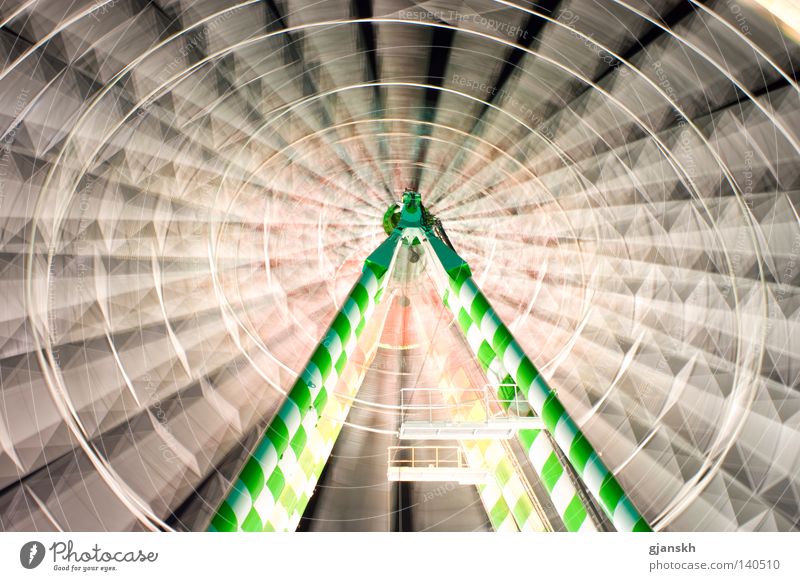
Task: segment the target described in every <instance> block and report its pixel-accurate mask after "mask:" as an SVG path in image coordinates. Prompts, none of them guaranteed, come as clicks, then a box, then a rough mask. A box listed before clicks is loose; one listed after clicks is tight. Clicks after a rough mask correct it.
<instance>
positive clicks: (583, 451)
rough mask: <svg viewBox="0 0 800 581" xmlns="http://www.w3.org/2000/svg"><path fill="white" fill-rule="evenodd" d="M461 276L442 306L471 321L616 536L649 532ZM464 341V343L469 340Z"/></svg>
mask: <svg viewBox="0 0 800 581" xmlns="http://www.w3.org/2000/svg"><path fill="white" fill-rule="evenodd" d="M464 274H465V271H461V272H460V273H459V276H456V277H451V278H450V281H449V282H450V289H449V292H448V297H447V303H448V304H450V305H454V304H455V303H456V302H457V303H458V305H459V310H458V313H459V315H458V317H459V319H463V318H465V316H468V317H469V319H471V320H472V321H474V323H475V324H474V328H475V330H474V331H472V333H473V335H475V334H479V335H480V337H481V338H482V339H483V341H485V343H486V344H487V345H488V347H490V348H491V350H492V351H493V352H494V354H496V355H495V358H496V359H497V360H499V362H500V363H502V366H503V368H504V369H505V370H507V371H508V374H509V376H510V377H511V378H513V383H514V384H516V386H517V388H518V389H519V390H520V391H521V393H522V395H523V396H524V397H525V398H526V400H527V401H528V403H529V405H530V406H531V408H532V409H533V410H534V411H535V412H536V414H537V415H538V416H539V417H541V418H542V422H543V423H544V425H545V428H546V429H547V430H548V432H550V434H552V435H553V437H554V439H555V441H556V443H557V444H558V445H559V447H560V448H561V449H562V450H563V451H564V453H565V456H566V457H567V458H568V459H569V460H570V463H571V464H572V466H573V467H574V468H575V471H576V472H577V473H578V475H579V476H580V477H581V479H582V480H583V482H584V483H585V484H586V487H587V488H588V489H589V491H590V492H591V493H592V495H593V496H594V497H595V499H596V500H597V501H598V503H599V504H600V506H601V507H602V508H603V510H604V511H605V512H606V514H607V515H608V516H609V518H610V519H611V522H612V524H613V525H614V527H615V528H616V529H617V530H618V531H626V532H627V531H650V530H651V529H650V526H649V525H648V524H647V521H646V520H645V519H644V517H642V516H641V514H639V511H638V510H637V509H636V507H635V506H634V504H633V502H632V501H631V500H630V498H628V496H627V495H626V494H625V491H624V490H623V488H622V486H621V485H620V484H619V482H618V481H617V479H616V478H615V477H614V475H613V474H612V473H611V472H610V471H609V470H608V468H606V466H605V464H604V463H603V461H602V460H601V459H600V456H599V455H598V454H597V452H596V451H595V450H594V448H593V447H592V445H591V444H590V443H589V440H588V439H587V438H586V436H585V435H584V434H583V433H582V432H581V431H580V429H579V428H578V426H577V425H576V424H575V422H574V421H573V420H572V418H571V417H570V416H569V414H568V413H567V411H566V410H565V409H564V406H563V405H562V404H561V401H560V400H559V399H558V396H557V395H556V394H555V392H554V391H553V390H551V389H550V387H549V386H548V384H547V382H546V381H545V379H544V377H543V376H542V375H541V374H540V373H539V370H538V369H537V368H536V366H535V365H534V364H533V362H531V360H530V359H529V358H528V357H527V356H526V355H525V352H524V351H523V350H522V348H521V347H520V345H519V343H517V341H516V340H515V339H514V337H513V335H512V334H511V332H510V331H509V330H508V328H507V327H506V326H505V325H504V324H503V322H502V320H501V319H500V317H499V316H498V315H497V313H496V312H495V310H494V309H493V308H492V307H491V305H490V303H489V301H488V299H487V298H486V297H485V296H484V295H483V293H482V292H481V291H480V289H479V288H478V285H477V284H476V283H475V281H474V280H473V279H472V277H471V276H465V275H464ZM451 309H452V307H451ZM462 311H463V313H462ZM467 340H468V341H469V336H468V339H467ZM484 353H487V357H489V355H488V350H486V349H484ZM537 439H538V438H537Z"/></svg>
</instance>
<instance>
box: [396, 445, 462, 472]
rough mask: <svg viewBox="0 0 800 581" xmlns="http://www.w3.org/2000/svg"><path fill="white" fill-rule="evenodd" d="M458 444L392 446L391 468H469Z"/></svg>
mask: <svg viewBox="0 0 800 581" xmlns="http://www.w3.org/2000/svg"><path fill="white" fill-rule="evenodd" d="M468 466H469V465H468V464H467V459H466V458H465V457H464V452H463V450H462V449H461V448H459V447H458V446H390V447H389V468H448V469H452V468H456V469H458V468H468Z"/></svg>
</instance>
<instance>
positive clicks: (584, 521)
mask: <svg viewBox="0 0 800 581" xmlns="http://www.w3.org/2000/svg"><path fill="white" fill-rule="evenodd" d="M450 298H451V297H450V295H449V293H447V292H446V293H445V296H444V297H443V298H442V300H443V302H444V304H445V306H447V307H448V308H449V309H450V310H451V312H453V315H454V316H455V318H456V321H457V323H458V326H459V328H460V329H461V332H462V333H463V334H464V336H465V337H466V338H467V343H468V344H469V346H470V348H471V349H472V351H473V353H474V354H475V356H476V358H477V360H478V363H479V364H480V366H481V367H482V368H483V370H484V372H486V376H487V378H488V379H489V383H490V384H492V385H493V386H494V387H495V390H496V392H497V397H498V399H501V400H511V399H513V398H514V397H515V395H516V390H515V388H514V387H513V384H514V380H513V379H512V378H511V376H510V375H509V374H508V373H507V372H506V370H505V368H504V367H503V364H502V362H501V361H500V360H499V358H498V357H497V355H496V354H495V352H494V349H492V347H491V345H489V344H488V343H487V342H486V340H485V339H484V338H483V337H482V336H481V333H480V329H479V328H478V327H477V325H475V322H474V321H473V320H472V318H471V317H470V316H469V313H467V312H466V311H465V310H464V309H463V308H461V307H460V306H459V305H458V303H457V301H453V300H448V299H450ZM540 436H541V437H540ZM517 438H518V440H519V442H520V444H522V447H523V449H524V451H525V454H526V455H527V456H528V459H529V460H530V462H531V466H533V469H534V470H535V471H536V473H537V474H538V476H539V478H540V479H541V480H542V483H543V484H544V486H545V488H546V489H547V493H548V494H549V495H550V498H551V500H552V501H553V505H554V506H555V509H556V511H557V512H558V514H559V516H560V517H561V520H562V521H563V522H564V526H565V528H566V529H567V530H568V531H573V532H574V531H596V530H597V527H596V526H595V525H594V523H593V522H592V520H591V519H590V518H589V516H588V513H587V511H586V507H585V506H584V505H583V502H582V501H581V497H580V495H579V494H578V491H577V490H576V489H575V487H574V486H573V484H572V482H570V479H569V477H568V475H567V474H566V473H565V472H564V469H563V467H562V466H561V464H560V463H559V460H558V456H557V455H556V453H555V450H553V447H552V446H551V445H550V441H549V440H548V438H547V437H546V436H544V435H542V434H541V430H520V431H519V432H518V433H517ZM553 462H555V464H556V465H557V466H558V468H559V470H553V469H552V467H553Z"/></svg>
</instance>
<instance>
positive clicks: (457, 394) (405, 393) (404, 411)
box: [400, 384, 530, 423]
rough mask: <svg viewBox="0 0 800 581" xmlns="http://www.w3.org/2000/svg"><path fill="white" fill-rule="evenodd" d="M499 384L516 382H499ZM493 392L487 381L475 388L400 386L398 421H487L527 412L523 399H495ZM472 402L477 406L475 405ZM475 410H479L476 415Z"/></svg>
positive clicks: (517, 416) (521, 416) (528, 411)
mask: <svg viewBox="0 0 800 581" xmlns="http://www.w3.org/2000/svg"><path fill="white" fill-rule="evenodd" d="M500 387H516V386H515V385H513V384H500ZM494 392H495V389H494V387H492V386H489V385H485V386H483V387H482V388H479V389H458V390H455V389H454V390H453V391H452V392H445V391H442V390H441V389H439V388H420V387H414V388H404V389H401V390H400V411H401V422H421V421H427V422H431V423H433V422H453V421H463V420H465V419H466V418H470V421H481V420H482V421H486V422H489V421H492V420H498V419H500V420H502V419H507V418H515V419H516V418H526V417H528V416H529V414H530V406H529V405H528V403H527V402H526V401H523V400H520V399H517V398H514V399H499V398H498V397H497V396H496V395H495V393H494ZM445 398H447V400H449V401H445ZM476 404H480V406H479V407H477V408H476ZM476 410H477V411H479V412H480V410H482V413H481V415H480V416H479V417H477V418H476V417H475V412H476Z"/></svg>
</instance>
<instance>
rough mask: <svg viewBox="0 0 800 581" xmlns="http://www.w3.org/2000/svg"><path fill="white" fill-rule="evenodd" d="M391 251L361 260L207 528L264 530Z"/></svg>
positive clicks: (374, 298) (376, 293)
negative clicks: (359, 269)
mask: <svg viewBox="0 0 800 581" xmlns="http://www.w3.org/2000/svg"><path fill="white" fill-rule="evenodd" d="M387 242H388V240H387ZM384 244H385V243H384ZM395 244H396V240H395ZM392 256H393V253H392V252H391V251H390V249H389V248H388V247H386V246H384V245H383V244H382V245H381V246H380V247H379V248H378V249H377V250H376V251H375V252H374V253H373V254H372V255H370V257H369V258H367V260H366V261H365V264H364V268H363V270H362V274H361V278H360V279H359V280H358V282H357V283H356V284H355V285H354V286H353V289H352V290H351V291H350V294H349V295H348V297H347V299H346V300H345V301H344V303H343V305H342V308H341V309H340V310H339V312H338V313H337V314H336V317H335V318H334V319H333V322H332V323H331V325H330V327H329V328H328V330H327V332H326V333H325V335H324V336H323V339H322V341H320V343H319V345H318V346H317V348H316V350H315V351H314V353H313V354H312V355H311V359H310V360H309V362H308V364H307V365H306V366H305V368H304V369H303V371H302V372H301V373H300V376H299V377H298V379H297V381H296V382H295V384H294V386H293V387H292V389H291V390H290V391H289V393H288V395H287V397H286V400H285V401H284V403H283V405H281V407H280V409H279V410H278V413H277V414H276V415H275V417H274V418H273V420H272V422H271V423H270V424H269V426H268V427H267V429H266V431H265V433H264V435H263V436H262V438H261V440H260V442H259V444H258V446H257V447H256V449H255V451H254V452H253V453H252V455H251V456H250V457H249V458H248V460H247V462H246V463H245V465H244V468H243V469H242V471H241V473H240V474H239V476H238V478H237V479H236V481H235V482H234V485H233V487H232V489H231V490H230V492H229V493H228V496H227V498H226V499H225V500H224V501H223V502H222V504H221V505H220V507H219V509H218V510H217V513H216V515H215V516H214V518H213V519H212V521H211V525H210V526H209V530H210V531H263V530H269V528H267V527H265V525H266V524H267V523H268V521H269V519H270V517H271V516H272V514H273V511H274V508H275V505H276V502H278V500H279V497H280V496H281V494H282V492H283V491H284V488H285V487H286V479H287V476H289V475H290V472H291V471H292V470H294V469H295V467H296V465H297V459H298V457H299V456H300V455H301V453H302V451H303V449H304V448H305V447H306V444H307V442H308V439H309V432H310V431H312V430H315V429H316V425H317V422H318V420H319V418H320V416H321V415H322V414H323V411H324V409H325V406H326V405H327V402H328V392H329V390H331V389H333V387H334V386H335V385H336V380H337V379H338V376H339V374H341V373H342V370H343V368H344V366H345V364H346V362H347V358H348V357H349V355H350V353H351V352H352V350H353V348H354V347H355V345H356V339H357V338H358V337H359V336H360V334H361V331H362V330H363V328H364V325H365V324H366V321H367V320H368V318H369V317H370V315H371V314H372V311H373V309H374V307H375V304H376V303H377V302H378V301H380V298H381V294H382V291H383V283H384V281H385V280H386V276H385V275H386V273H387V271H388V270H389V268H390V265H391V260H392Z"/></svg>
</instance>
